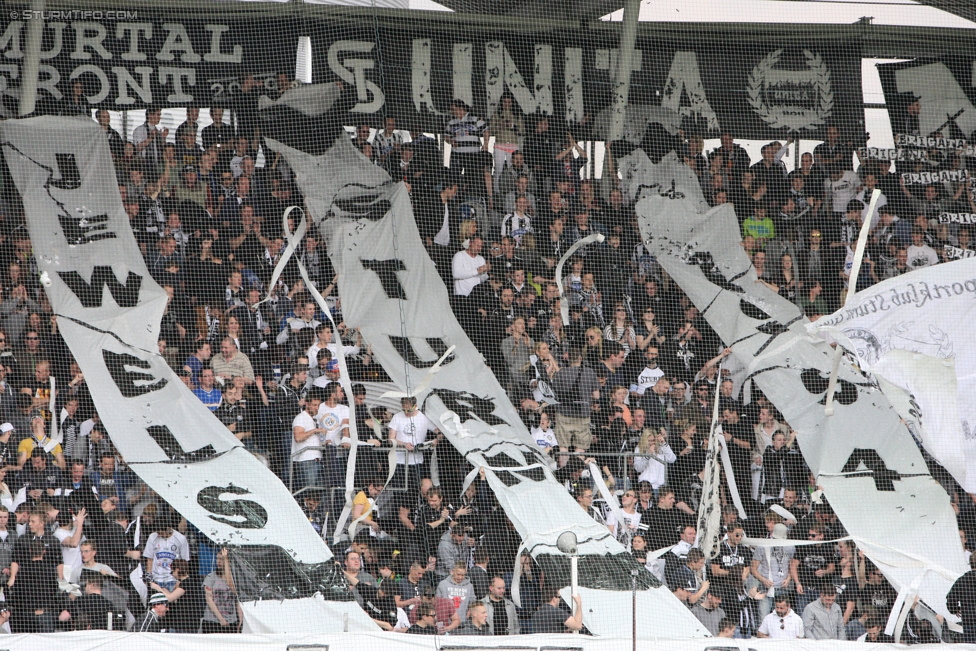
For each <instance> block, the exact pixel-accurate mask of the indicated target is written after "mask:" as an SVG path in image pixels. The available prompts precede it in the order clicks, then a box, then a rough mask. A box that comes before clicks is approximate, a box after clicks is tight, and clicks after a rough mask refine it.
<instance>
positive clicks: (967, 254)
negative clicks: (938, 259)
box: [942, 244, 976, 260]
mask: <svg viewBox="0 0 976 651" xmlns="http://www.w3.org/2000/svg"><path fill="white" fill-rule="evenodd" d="M942 250H943V251H945V254H946V257H947V258H949V259H950V260H962V259H963V258H972V257H976V251H973V250H971V249H962V248H959V247H958V246H952V245H949V244H943V245H942Z"/></svg>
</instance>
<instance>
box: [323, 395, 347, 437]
mask: <svg viewBox="0 0 976 651" xmlns="http://www.w3.org/2000/svg"><path fill="white" fill-rule="evenodd" d="M315 420H317V421H318V423H319V427H321V428H322V429H324V430H328V431H327V432H326V433H325V434H319V436H320V437H321V440H322V442H321V445H325V444H326V442H328V443H331V444H332V445H339V444H340V443H341V442H342V439H343V438H345V439H347V440H348V439H349V407H347V406H345V405H336V406H335V407H330V406H328V405H327V404H325V403H324V402H323V403H322V404H321V405H319V412H318V414H317V415H316V416H315Z"/></svg>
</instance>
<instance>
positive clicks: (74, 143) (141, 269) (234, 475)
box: [0, 117, 375, 632]
mask: <svg viewBox="0 0 976 651" xmlns="http://www.w3.org/2000/svg"><path fill="white" fill-rule="evenodd" d="M0 139H2V142H0V144H2V150H3V156H4V158H5V160H6V163H7V167H8V168H9V169H10V173H11V176H12V177H13V179H14V182H15V183H16V186H17V190H18V191H19V193H20V195H21V197H23V204H24V208H25V210H26V213H27V215H26V216H27V224H28V228H29V231H30V235H31V241H32V243H33V246H34V255H35V256H36V258H37V262H38V265H39V268H40V270H41V272H42V282H43V283H44V284H45V287H46V292H47V295H48V298H49V300H50V302H51V306H52V308H53V309H54V313H55V314H56V315H57V316H58V321H57V324H58V329H59V331H60V332H61V334H62V336H63V337H64V340H65V342H66V343H67V344H68V347H69V348H70V349H71V353H72V355H74V357H75V359H76V360H77V362H78V364H79V366H80V367H81V370H82V372H83V373H84V374H85V380H86V381H87V382H88V384H89V386H90V387H91V394H92V399H93V401H94V403H95V407H96V409H97V410H98V413H99V415H100V416H101V418H102V422H103V423H104V424H105V428H106V431H107V433H108V435H109V437H110V438H111V439H112V443H113V444H114V445H115V447H116V448H117V449H118V451H119V454H120V455H121V456H122V457H123V458H124V459H125V461H126V463H127V464H128V465H129V467H131V468H132V469H133V470H134V471H135V472H136V474H137V475H139V477H140V478H141V479H142V480H143V481H145V482H146V483H147V484H148V485H149V487H150V488H152V489H153V490H154V491H155V492H156V493H158V494H159V495H160V497H162V498H163V499H164V500H166V501H167V502H168V503H170V504H171V505H172V506H173V507H174V508H175V509H176V510H177V511H178V512H179V513H180V514H181V515H183V516H184V517H185V518H186V519H187V520H189V521H190V522H191V523H193V525H194V526H196V527H197V528H199V529H200V531H202V532H203V533H204V535H206V536H207V537H208V538H210V539H211V540H213V541H214V542H216V543H218V544H221V545H225V544H226V545H231V546H234V547H236V548H238V549H240V550H243V553H246V548H247V546H275V547H280V548H281V549H282V550H284V551H285V554H286V556H287V557H290V558H291V559H293V560H294V561H295V562H297V563H309V564H311V563H322V562H325V561H328V560H330V559H331V558H332V553H331V552H330V551H329V548H328V547H327V546H326V545H325V543H324V542H323V540H322V539H321V538H320V537H319V536H318V535H317V534H316V532H315V531H314V530H313V529H312V527H311V526H310V525H309V523H308V519H307V518H306V517H305V515H304V514H303V513H302V510H301V508H300V507H299V506H298V504H297V503H296V502H295V500H294V499H293V498H292V497H291V495H290V494H289V493H288V490H287V489H286V488H285V486H284V485H283V484H282V483H281V482H280V481H279V480H278V478H277V477H276V476H275V475H274V474H272V473H271V471H270V470H268V469H267V467H266V466H264V465H263V464H262V463H261V462H259V461H258V460H257V459H256V458H255V457H254V456H253V455H252V454H251V453H250V452H248V451H247V450H246V449H245V448H244V447H243V446H242V445H241V443H240V442H239V441H238V440H237V439H236V438H235V437H234V435H233V434H231V433H230V431H228V430H227V428H226V427H224V425H223V424H221V423H220V421H218V420H217V419H216V418H215V417H214V416H213V414H212V413H211V412H210V411H209V410H208V409H207V408H206V407H205V406H204V405H203V403H202V402H200V400H199V399H198V398H197V397H196V396H194V395H193V394H192V393H191V392H190V390H189V389H188V388H187V387H186V385H185V384H183V382H182V381H181V380H180V379H179V378H178V377H177V376H176V374H175V373H174V372H173V371H172V370H171V369H170V368H169V366H168V365H167V363H166V361H165V360H164V359H163V358H162V357H161V356H160V355H159V354H158V352H157V345H156V342H157V339H158V337H159V324H160V318H161V317H162V314H163V310H164V309H165V307H166V303H167V296H166V293H165V292H164V291H163V289H162V288H161V287H160V286H159V285H157V284H156V283H155V282H154V281H153V279H152V277H151V276H150V275H149V273H148V270H147V269H146V266H145V263H144V261H143V258H142V254H141V253H140V251H139V248H138V246H137V245H136V241H135V238H134V237H133V235H132V231H131V228H130V226H129V219H128V217H127V216H126V213H125V210H124V209H123V208H122V201H121V197H120V196H119V192H118V183H117V181H116V178H115V173H114V168H113V165H112V160H111V156H110V154H109V150H108V141H107V140H106V139H105V137H104V133H103V132H102V131H101V129H100V128H99V127H98V125H96V124H95V123H94V122H93V121H92V120H91V119H89V118H87V117H78V118H56V117H38V118H31V119H26V120H7V121H4V122H0ZM296 601H298V602H309V604H310V605H311V606H313V607H314V604H312V602H313V601H315V600H312V599H299V600H296ZM318 601H319V602H320V601H321V600H318ZM316 603H318V602H316ZM341 605H345V604H341ZM354 605H355V604H354ZM320 611H322V608H321V607H314V609H313V610H307V611H306V614H308V615H311V614H313V613H315V612H320ZM357 611H358V614H357ZM345 612H350V613H351V615H350V618H351V622H350V624H349V625H350V627H355V628H356V629H358V630H375V625H373V624H372V622H371V621H370V620H369V619H368V618H367V617H366V616H365V614H364V613H362V611H361V610H360V609H358V608H355V609H347V610H346V611H345ZM279 624H281V626H279V627H277V628H276V627H275V626H270V627H265V628H262V630H266V628H271V629H272V630H277V632H285V631H286V630H287V627H288V624H287V623H282V622H279ZM245 625H246V626H247V624H245ZM291 626H292V630H294V624H292V625H291ZM323 630H324V629H323ZM332 630H338V627H332Z"/></svg>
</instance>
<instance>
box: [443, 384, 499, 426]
mask: <svg viewBox="0 0 976 651" xmlns="http://www.w3.org/2000/svg"><path fill="white" fill-rule="evenodd" d="M430 395H436V396H437V397H438V398H440V399H441V402H443V403H444V406H445V407H447V408H448V409H450V410H451V411H453V412H454V413H455V414H457V415H458V416H460V417H461V420H462V422H465V423H466V422H468V421H469V420H478V421H483V422H484V423H486V424H488V425H490V426H494V425H508V422H506V421H504V420H502V419H501V418H499V417H498V416H496V415H495V414H494V411H495V401H494V400H493V399H492V398H482V397H480V396H476V395H474V394H472V393H468V392H467V391H451V390H450V389H434V390H433V391H432V392H431V394H430ZM429 397H430V396H428V398H429ZM426 402H427V401H426V400H425V401H424V404H425V408H426Z"/></svg>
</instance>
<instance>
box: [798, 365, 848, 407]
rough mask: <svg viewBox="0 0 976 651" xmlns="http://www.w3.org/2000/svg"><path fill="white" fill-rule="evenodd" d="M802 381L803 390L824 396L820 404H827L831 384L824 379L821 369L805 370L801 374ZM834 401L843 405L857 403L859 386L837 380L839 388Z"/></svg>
mask: <svg viewBox="0 0 976 651" xmlns="http://www.w3.org/2000/svg"><path fill="white" fill-rule="evenodd" d="M800 380H801V381H802V382H803V388H805V389H806V390H807V393H812V394H814V395H816V394H819V393H822V394H824V395H823V397H822V398H820V401H819V403H820V404H821V405H824V404H827V387H828V385H829V384H830V378H828V377H824V376H823V375H822V373H821V371H820V369H817V368H805V369H803V371H802V372H801V373H800ZM834 400H835V401H836V402H838V403H840V404H842V405H852V404H854V403H855V402H857V385H856V384H852V383H850V382H848V381H847V380H842V379H840V378H837V387H836V388H835V389H834Z"/></svg>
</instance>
